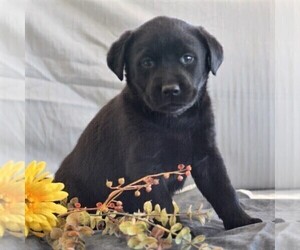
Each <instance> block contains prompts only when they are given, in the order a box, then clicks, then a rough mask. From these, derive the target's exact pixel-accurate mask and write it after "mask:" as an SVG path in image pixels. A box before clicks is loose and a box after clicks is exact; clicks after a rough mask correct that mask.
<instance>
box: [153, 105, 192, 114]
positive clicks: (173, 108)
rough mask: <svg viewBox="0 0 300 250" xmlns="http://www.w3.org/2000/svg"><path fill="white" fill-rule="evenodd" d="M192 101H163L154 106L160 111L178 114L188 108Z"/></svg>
mask: <svg viewBox="0 0 300 250" xmlns="http://www.w3.org/2000/svg"><path fill="white" fill-rule="evenodd" d="M193 104H194V102H191V103H174V102H169V103H164V104H162V105H160V106H158V107H156V108H155V111H158V112H160V113H165V114H170V115H180V114H182V113H184V112H185V111H186V110H187V109H189V108H190V107H191V106H192V105H193Z"/></svg>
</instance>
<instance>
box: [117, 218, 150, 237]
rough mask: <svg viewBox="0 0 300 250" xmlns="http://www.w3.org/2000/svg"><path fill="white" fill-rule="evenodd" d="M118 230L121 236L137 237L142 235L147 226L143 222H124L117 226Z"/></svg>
mask: <svg viewBox="0 0 300 250" xmlns="http://www.w3.org/2000/svg"><path fill="white" fill-rule="evenodd" d="M119 229H120V231H121V232H122V233H123V234H126V235H137V234H140V233H143V232H144V231H145V230H146V229H147V224H146V223H145V222H143V221H138V222H132V221H124V222H122V223H121V224H120V225H119Z"/></svg>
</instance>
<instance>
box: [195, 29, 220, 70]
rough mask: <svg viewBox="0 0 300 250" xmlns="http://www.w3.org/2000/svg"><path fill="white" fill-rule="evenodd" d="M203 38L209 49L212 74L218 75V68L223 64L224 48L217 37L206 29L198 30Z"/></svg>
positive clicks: (209, 64) (209, 63)
mask: <svg viewBox="0 0 300 250" xmlns="http://www.w3.org/2000/svg"><path fill="white" fill-rule="evenodd" d="M198 30H199V33H200V36H201V38H202V39H203V40H204V42H205V43H206V44H207V46H208V49H209V57H208V66H209V67H210V70H211V72H212V73H213V74H214V75H216V73H217V70H218V68H219V67H220V65H221V63H222V62H223V48H222V45H221V44H220V43H219V42H218V41H217V39H216V38H215V37H213V36H212V35H211V34H209V33H208V32H207V31H206V30H205V29H204V28H202V27H199V28H198Z"/></svg>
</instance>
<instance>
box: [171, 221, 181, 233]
mask: <svg viewBox="0 0 300 250" xmlns="http://www.w3.org/2000/svg"><path fill="white" fill-rule="evenodd" d="M181 228H182V224H180V223H176V224H174V225H173V226H172V227H171V232H172V233H176V232H177V231H179V230H181Z"/></svg>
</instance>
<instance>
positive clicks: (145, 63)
mask: <svg viewBox="0 0 300 250" xmlns="http://www.w3.org/2000/svg"><path fill="white" fill-rule="evenodd" d="M141 65H142V67H143V68H145V69H150V68H153V67H154V61H153V60H152V59H151V58H150V57H146V58H144V59H142V61H141Z"/></svg>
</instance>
